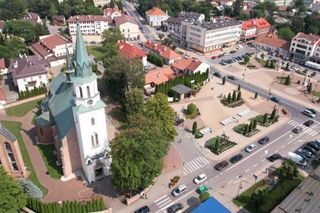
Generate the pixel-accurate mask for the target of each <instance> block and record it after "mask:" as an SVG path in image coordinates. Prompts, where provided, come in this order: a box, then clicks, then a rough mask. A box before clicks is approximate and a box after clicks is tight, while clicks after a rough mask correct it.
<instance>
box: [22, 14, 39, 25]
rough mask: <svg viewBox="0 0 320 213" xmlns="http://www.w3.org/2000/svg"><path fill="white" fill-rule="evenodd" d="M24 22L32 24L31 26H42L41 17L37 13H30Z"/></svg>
mask: <svg viewBox="0 0 320 213" xmlns="http://www.w3.org/2000/svg"><path fill="white" fill-rule="evenodd" d="M23 20H25V21H28V22H30V23H31V24H42V21H41V19H40V16H39V15H38V14H37V13H33V12H28V13H27V14H26V15H25V16H24V17H23Z"/></svg>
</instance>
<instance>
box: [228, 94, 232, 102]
mask: <svg viewBox="0 0 320 213" xmlns="http://www.w3.org/2000/svg"><path fill="white" fill-rule="evenodd" d="M227 100H228V104H230V103H231V101H232V99H231V94H230V92H229V93H228V99H227Z"/></svg>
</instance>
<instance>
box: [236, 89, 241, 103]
mask: <svg viewBox="0 0 320 213" xmlns="http://www.w3.org/2000/svg"><path fill="white" fill-rule="evenodd" d="M240 100H241V91H239V92H238V95H237V101H240Z"/></svg>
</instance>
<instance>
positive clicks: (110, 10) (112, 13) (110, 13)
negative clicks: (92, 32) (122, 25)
mask: <svg viewBox="0 0 320 213" xmlns="http://www.w3.org/2000/svg"><path fill="white" fill-rule="evenodd" d="M103 16H105V17H109V18H111V19H112V20H113V19H114V18H115V17H117V16H122V12H121V10H119V8H118V6H114V7H107V8H105V9H104V10H103Z"/></svg>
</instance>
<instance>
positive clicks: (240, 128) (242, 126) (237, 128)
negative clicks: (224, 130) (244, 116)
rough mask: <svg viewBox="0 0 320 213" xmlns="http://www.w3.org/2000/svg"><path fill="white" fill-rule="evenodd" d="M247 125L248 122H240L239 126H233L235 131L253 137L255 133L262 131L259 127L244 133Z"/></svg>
mask: <svg viewBox="0 0 320 213" xmlns="http://www.w3.org/2000/svg"><path fill="white" fill-rule="evenodd" d="M246 125H247V124H238V125H237V126H235V127H233V131H235V132H237V133H239V134H241V135H243V136H245V137H251V136H253V135H254V134H256V133H258V132H260V130H259V129H252V130H251V131H250V132H248V134H244V132H245V127H246Z"/></svg>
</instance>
